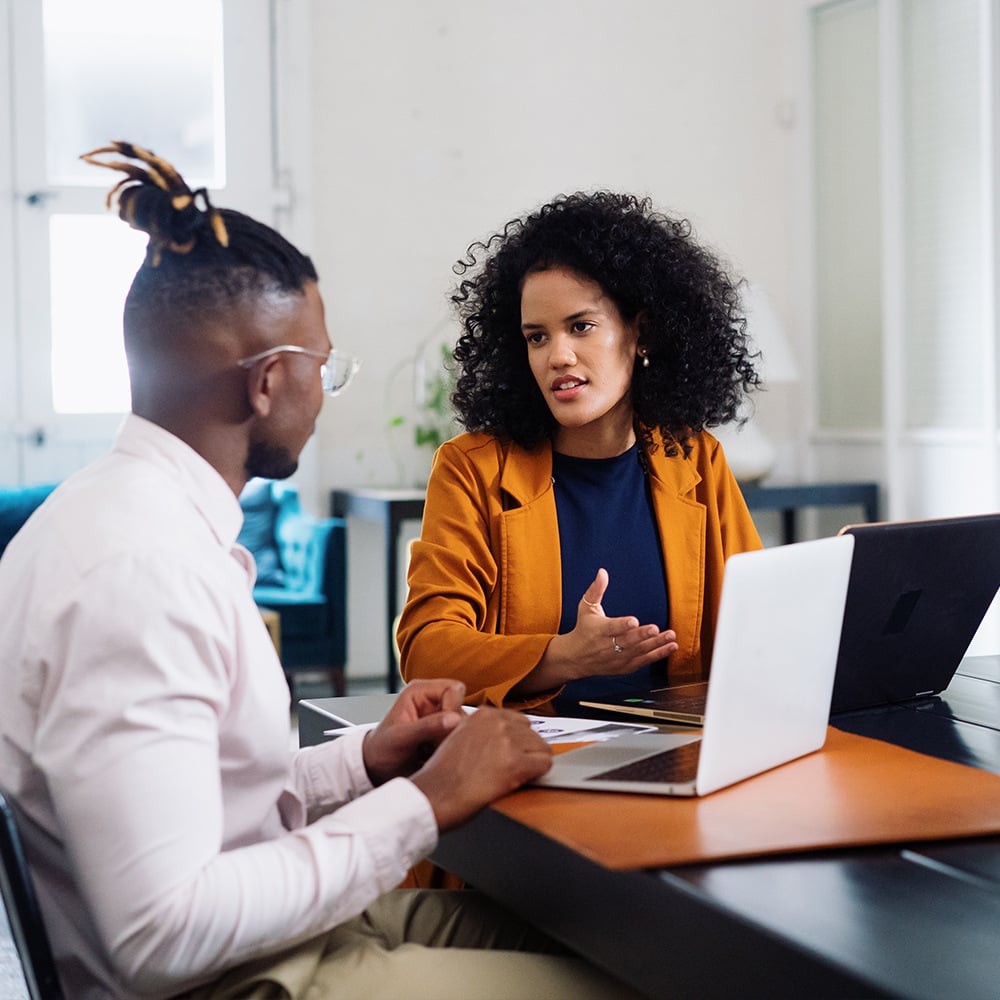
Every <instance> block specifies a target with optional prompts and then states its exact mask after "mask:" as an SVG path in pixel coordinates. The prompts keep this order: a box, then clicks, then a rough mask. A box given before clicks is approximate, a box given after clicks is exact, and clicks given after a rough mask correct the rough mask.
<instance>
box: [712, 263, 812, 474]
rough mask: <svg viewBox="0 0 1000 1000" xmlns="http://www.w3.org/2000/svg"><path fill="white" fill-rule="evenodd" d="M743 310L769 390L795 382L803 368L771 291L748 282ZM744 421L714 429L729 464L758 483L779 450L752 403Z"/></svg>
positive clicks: (746, 407) (764, 384) (743, 413)
mask: <svg viewBox="0 0 1000 1000" xmlns="http://www.w3.org/2000/svg"><path fill="white" fill-rule="evenodd" d="M743 310H744V314H745V316H746V320H747V337H748V338H749V340H750V350H751V352H757V351H759V352H760V357H758V358H757V359H756V360H755V364H756V367H757V371H758V372H759V373H760V376H761V385H762V388H764V389H765V390H766V389H767V388H768V387H769V386H772V385H776V384H778V383H782V382H785V383H787V382H795V381H797V380H798V378H799V368H798V365H797V364H796V361H795V358H794V356H793V355H792V350H791V347H790V346H789V343H788V338H787V336H786V335H785V330H784V327H783V326H782V324H781V321H780V320H779V319H778V315H777V313H776V312H775V311H774V307H773V306H772V305H771V300H770V298H769V297H768V295H767V293H766V292H765V291H764V289H763V288H761V287H760V285H755V284H753V283H752V282H747V283H746V285H745V286H744V289H743ZM739 416H740V418H743V417H746V422H745V423H744V424H742V425H740V424H739V423H738V422H736V421H734V422H732V423H729V424H724V425H723V426H721V427H712V428H711V432H712V433H713V434H714V435H715V436H716V437H717V438H718V439H719V440H720V441H721V442H722V447H723V448H724V449H725V452H726V459H727V460H728V462H729V467H730V469H731V470H732V472H733V475H734V476H735V477H736V479H737V481H739V482H741V483H755V482H757V481H759V480H761V479H763V478H764V477H765V476H766V475H767V474H768V473H769V472H770V471H771V469H772V468H773V467H774V463H775V460H776V459H777V451H776V449H775V447H774V445H773V444H772V442H771V441H770V440H769V439H768V437H767V434H766V433H765V432H764V430H763V428H762V427H761V426H760V423H759V421H757V420H755V419H754V412H753V406H752V404H746V403H745V404H744V406H743V407H742V408H741V410H740V414H739Z"/></svg>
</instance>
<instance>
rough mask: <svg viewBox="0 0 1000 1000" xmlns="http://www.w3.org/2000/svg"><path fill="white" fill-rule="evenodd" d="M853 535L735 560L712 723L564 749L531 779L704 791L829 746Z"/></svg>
mask: <svg viewBox="0 0 1000 1000" xmlns="http://www.w3.org/2000/svg"><path fill="white" fill-rule="evenodd" d="M853 551H854V539H853V537H852V536H851V535H841V536H838V537H836V538H821V539H818V540H817V541H811V542H798V543H796V544H794V545H783V546H778V547H775V548H770V549H763V550H761V551H758V552H745V553H741V554H739V555H735V556H732V557H730V559H729V560H728V561H727V563H726V572H725V579H724V581H723V587H722V599H721V603H720V605H719V621H718V626H717V628H716V634H715V647H714V651H713V654H712V683H711V684H710V685H709V687H708V698H707V702H706V705H705V724H704V728H703V730H702V734H701V736H700V737H699V736H698V735H697V734H693V733H678V734H664V733H655V734H646V735H641V736H623V737H620V738H619V739H616V740H612V741H610V742H608V743H599V744H596V745H593V746H589V747H582V748H580V749H578V750H572V751H570V752H569V753H564V754H560V755H559V756H557V757H556V758H555V760H554V762H553V765H552V769H551V770H550V771H549V772H548V774H545V775H543V776H542V777H541V778H539V779H537V781H536V784H539V785H546V786H550V787H555V788H576V789H587V790H592V791H605V792H607V791H610V792H644V793H646V794H651V795H706V794H708V793H709V792H714V791H716V790H717V789H719V788H725V787H726V786H727V785H731V784H734V783H735V782H737V781H742V780H743V779H744V778H749V777H750V776H751V775H754V774H760V773H761V772H762V771H767V770H769V769H770V768H772V767H776V766H777V765H778V764H784V763H785V762H786V761H789V760H794V759H795V758H796V757H801V756H803V755H805V754H807V753H811V752H812V751H814V750H818V749H819V748H820V747H821V746H822V745H823V743H824V742H825V740H826V728H827V722H828V719H829V713H830V697H831V694H832V691H833V676H834V672H835V669H836V666H837V650H838V647H839V644H840V629H841V624H842V622H843V618H844V603H845V601H846V598H847V581H848V578H849V576H850V570H851V557H852V554H853Z"/></svg>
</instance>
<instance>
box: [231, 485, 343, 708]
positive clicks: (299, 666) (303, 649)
mask: <svg viewBox="0 0 1000 1000" xmlns="http://www.w3.org/2000/svg"><path fill="white" fill-rule="evenodd" d="M240 506H242V508H243V518H244V521H243V530H242V531H241V532H240V536H239V541H240V542H241V543H242V544H243V545H245V546H246V547H247V548H248V549H249V550H250V551H251V552H252V553H253V555H254V559H255V560H256V562H257V586H256V587H254V592H253V596H254V600H255V601H256V602H257V604H258V605H259V606H260V607H262V608H270V609H272V610H274V611H277V612H278V614H279V615H280V616H281V664H282V666H283V667H284V669H285V675H286V676H287V677H288V682H289V686H290V687H291V689H292V693H293V695H294V693H295V683H294V682H295V674H296V673H297V672H303V671H324V672H328V673H329V676H330V681H331V685H332V688H333V691H334V693H335V694H337V695H342V694H344V691H345V682H344V664H345V663H346V662H347V529H346V524H345V522H344V519H343V518H339V517H328V518H316V517H313V516H312V515H311V514H308V513H307V512H305V511H304V510H302V506H301V504H300V502H299V493H298V490H297V489H296V488H295V486H293V485H291V484H290V483H283V482H273V481H271V480H265V479H257V480H253V481H251V482H250V483H248V484H247V487H246V489H245V490H244V491H243V493H242V494H241V496H240Z"/></svg>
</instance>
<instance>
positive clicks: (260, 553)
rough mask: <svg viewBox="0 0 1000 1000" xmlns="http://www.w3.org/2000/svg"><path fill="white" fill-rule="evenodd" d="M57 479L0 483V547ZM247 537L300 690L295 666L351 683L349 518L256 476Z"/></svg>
mask: <svg viewBox="0 0 1000 1000" xmlns="http://www.w3.org/2000/svg"><path fill="white" fill-rule="evenodd" d="M55 486H56V484H54V483H47V484H43V485H39V486H8V487H0V555H2V553H3V550H4V549H5V548H6V547H7V544H8V543H9V542H10V540H11V539H12V538H13V537H14V535H15V534H17V532H18V531H19V530H20V528H21V526H22V525H23V524H24V522H25V521H27V519H28V518H29V517H30V516H31V514H32V513H33V512H34V511H35V509H36V508H37V507H39V506H40V505H41V504H42V502H43V501H44V500H45V498H46V497H47V496H48V495H49V494H50V493H51V492H52V491H53V490H54V489H55ZM240 505H241V506H242V507H243V514H244V523H243V530H242V531H241V532H240V538H239V540H240V541H241V542H242V543H243V544H244V545H245V546H246V547H247V548H248V549H249V550H250V551H251V552H252V553H253V554H254V558H255V560H256V561H257V586H256V587H255V588H254V600H255V601H256V602H257V604H258V605H259V606H260V607H262V608H270V609H272V610H274V611H277V612H278V614H279V615H280V630H281V665H282V667H284V670H285V675H286V677H287V678H288V683H289V687H290V688H291V690H292V693H293V695H294V693H295V683H294V681H295V674H296V673H298V672H304V671H322V672H325V673H328V674H329V677H330V682H331V686H332V688H333V691H334V693H335V694H338V695H342V694H344V691H345V682H344V665H345V663H346V662H347V530H346V525H345V522H344V520H343V518H339V517H329V518H322V519H321V518H315V517H312V516H311V515H310V514H308V513H306V512H305V511H303V510H302V507H301V505H300V503H299V494H298V490H297V489H296V488H295V487H294V486H292V485H290V484H288V483H277V482H272V481H270V480H254V481H252V482H251V483H249V484H248V485H247V488H246V489H245V490H244V491H243V494H242V496H241V497H240Z"/></svg>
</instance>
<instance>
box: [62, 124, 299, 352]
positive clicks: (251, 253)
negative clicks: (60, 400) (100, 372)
mask: <svg viewBox="0 0 1000 1000" xmlns="http://www.w3.org/2000/svg"><path fill="white" fill-rule="evenodd" d="M107 154H117V155H118V156H122V157H125V158H126V159H124V160H121V159H112V160H102V159H99V157H102V156H105V155H107ZM81 159H82V160H85V161H86V162H87V163H92V164H94V165H95V166H98V167H105V168H107V169H109V170H118V171H120V172H121V173H123V174H125V177H123V178H122V179H121V180H120V181H119V182H118V183H117V184H116V185H115V186H114V187H113V188H112V189H111V190H110V191H109V192H108V197H107V205H108V207H109V208H110V207H111V206H112V203H113V201H114V198H115V196H116V195H117V197H118V215H119V217H120V218H121V219H123V220H124V221H125V222H127V223H128V224H129V225H130V226H131V227H132V228H133V229H137V230H139V231H140V232H144V233H146V234H148V236H149V244H148V246H147V248H146V257H145V260H144V261H143V263H142V266H141V267H140V268H139V270H138V272H137V273H136V276H135V280H134V281H133V282H132V287H131V289H130V290H129V294H128V298H127V299H126V302H125V325H126V335H127V332H128V328H129V325H130V324H129V321H130V318H135V319H137V320H139V319H148V318H149V317H150V315H152V313H154V312H155V311H159V310H162V309H165V308H166V309H169V310H171V311H172V313H173V315H174V316H175V318H176V319H177V320H181V321H183V319H184V317H186V316H191V315H199V316H201V317H202V318H204V317H205V316H206V315H212V314H215V313H218V312H222V311H225V310H227V309H229V308H231V307H232V305H233V304H234V303H235V302H236V301H238V300H241V299H244V298H246V297H248V296H254V295H258V294H261V293H263V292H285V293H289V294H302V293H303V289H304V286H305V284H306V282H307V281H316V280H317V276H316V269H315V267H314V266H313V263H312V261H311V260H310V259H309V258H308V257H307V256H305V254H303V253H301V252H300V251H299V250H297V249H296V248H295V247H294V246H292V244H291V243H289V242H288V240H286V239H285V238H284V237H283V236H282V235H281V234H280V233H278V232H276V231H275V230H274V229H272V228H271V227H270V226H266V225H264V224H263V223H261V222H257V221H256V220H255V219H251V218H250V217H249V216H248V215H244V214H243V213H242V212H236V211H233V210H231V209H219V208H216V207H215V206H214V205H213V204H212V203H211V200H210V199H209V196H208V192H207V191H206V190H205V188H199V189H198V190H196V191H192V190H191V188H190V187H189V186H188V185H187V183H186V182H185V180H184V178H183V177H182V176H181V175H180V173H179V172H178V171H177V170H176V169H175V168H174V167H173V166H171V164H169V163H168V162H167V161H166V160H164V159H162V158H161V157H159V156H157V155H156V154H155V153H153V152H151V151H150V150H148V149H144V148H143V147H141V146H137V145H135V144H134V143H130V142H112V143H111V144H110V145H108V146H104V147H102V148H100V149H95V150H93V151H92V152H90V153H85V154H84V155H83V156H82V157H81ZM130 160H131V161H138V162H128V161H130Z"/></svg>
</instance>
